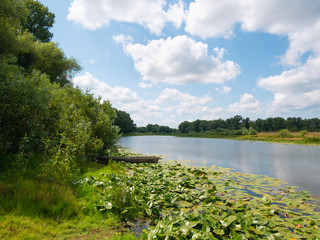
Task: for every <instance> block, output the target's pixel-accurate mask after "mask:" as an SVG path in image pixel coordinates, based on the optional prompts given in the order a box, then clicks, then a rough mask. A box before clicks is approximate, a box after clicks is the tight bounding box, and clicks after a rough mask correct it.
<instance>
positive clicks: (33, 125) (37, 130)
mask: <svg viewBox="0 0 320 240" xmlns="http://www.w3.org/2000/svg"><path fill="white" fill-rule="evenodd" d="M0 70H1V71H0V109H1V110H2V111H1V113H0V126H1V133H0V150H1V153H2V154H3V155H6V154H18V155H17V158H16V159H18V160H17V161H16V162H17V164H16V165H15V168H16V170H18V171H20V170H21V168H25V167H26V166H27V165H29V164H30V163H28V161H30V160H31V161H32V157H26V156H27V155H28V156H30V155H32V154H43V155H44V156H45V158H44V165H43V166H44V170H45V173H44V174H45V175H52V176H51V177H55V178H56V177H62V178H68V177H70V176H72V175H74V174H77V173H79V172H81V169H82V168H83V167H84V166H85V165H87V163H88V161H89V160H91V159H93V158H94V157H96V156H98V155H101V154H104V153H105V152H106V151H107V150H109V149H111V148H112V147H113V146H114V144H115V143H116V142H117V140H118V138H119V135H118V132H119V129H118V127H116V126H114V125H113V120H114V119H115V111H114V109H113V108H112V107H111V104H110V102H108V101H104V102H102V103H101V99H99V98H98V99H97V98H94V97H93V95H92V94H90V93H88V92H83V91H82V90H80V89H79V88H75V87H73V86H70V85H66V86H64V87H63V88H62V87H60V86H59V85H58V84H55V83H51V82H50V80H49V79H48V77H47V76H46V75H45V74H41V73H40V72H38V71H33V73H32V74H31V75H30V76H24V74H23V73H22V70H21V68H19V67H17V66H15V65H11V64H10V63H8V62H5V61H0ZM19 159H20V160H19ZM0 161H1V159H0ZM2 165H3V163H2V162H0V171H1V169H2Z"/></svg>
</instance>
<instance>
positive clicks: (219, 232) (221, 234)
mask: <svg viewBox="0 0 320 240" xmlns="http://www.w3.org/2000/svg"><path fill="white" fill-rule="evenodd" d="M213 232H214V233H215V234H217V235H220V236H223V235H224V234H225V232H224V231H223V229H215V230H213Z"/></svg>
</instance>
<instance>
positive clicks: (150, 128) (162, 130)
mask: <svg viewBox="0 0 320 240" xmlns="http://www.w3.org/2000/svg"><path fill="white" fill-rule="evenodd" d="M136 132H139V133H157V134H171V133H175V132H177V129H174V128H170V127H168V126H160V125H158V124H148V125H147V126H146V127H138V128H136Z"/></svg>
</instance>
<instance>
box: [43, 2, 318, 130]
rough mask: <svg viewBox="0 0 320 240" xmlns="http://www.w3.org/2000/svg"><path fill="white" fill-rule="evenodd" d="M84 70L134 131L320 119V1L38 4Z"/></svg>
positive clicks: (86, 80) (79, 80)
mask: <svg viewBox="0 0 320 240" xmlns="http://www.w3.org/2000/svg"><path fill="white" fill-rule="evenodd" d="M40 2H41V3H42V4H44V5H45V6H47V7H48V8H49V10H50V11H51V12H53V13H54V14H55V16H56V18H55V21H56V23H55V25H54V27H53V28H52V29H51V32H52V33H53V34H54V37H53V39H52V41H54V42H57V43H58V44H59V46H60V47H61V48H62V49H63V50H64V52H65V53H66V55H67V56H68V57H74V58H76V59H77V60H78V62H79V64H80V65H81V66H82V68H83V69H82V71H81V72H79V73H78V74H77V75H75V76H74V78H73V80H72V82H73V84H74V85H75V86H78V87H80V88H81V89H83V90H87V89H89V90H90V92H91V93H93V94H94V95H95V96H100V97H101V98H102V99H103V100H110V102H111V104H112V106H113V107H115V108H117V109H119V110H123V111H126V112H128V113H129V114H130V116H131V118H132V119H133V120H134V122H135V123H136V125H137V126H146V125H147V124H159V125H166V126H170V127H174V128H176V127H178V125H179V123H181V122H183V121H194V120H197V119H201V120H214V119H219V118H222V119H227V118H230V117H233V116H235V115H241V116H242V117H249V118H250V119H251V120H255V119H257V118H262V119H266V118H268V117H283V118H287V117H302V118H312V117H320V114H319V113H320V1H319V0H280V1H279V0H259V1H256V0H193V1H192V0H135V1H132V0H54V1H52V0H40Z"/></svg>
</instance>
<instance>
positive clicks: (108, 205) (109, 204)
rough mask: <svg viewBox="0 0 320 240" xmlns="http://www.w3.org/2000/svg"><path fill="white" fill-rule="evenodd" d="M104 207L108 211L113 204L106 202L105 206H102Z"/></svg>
mask: <svg viewBox="0 0 320 240" xmlns="http://www.w3.org/2000/svg"><path fill="white" fill-rule="evenodd" d="M102 206H103V207H104V209H107V210H110V209H112V207H113V205H112V203H111V202H105V203H104V204H102Z"/></svg>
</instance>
